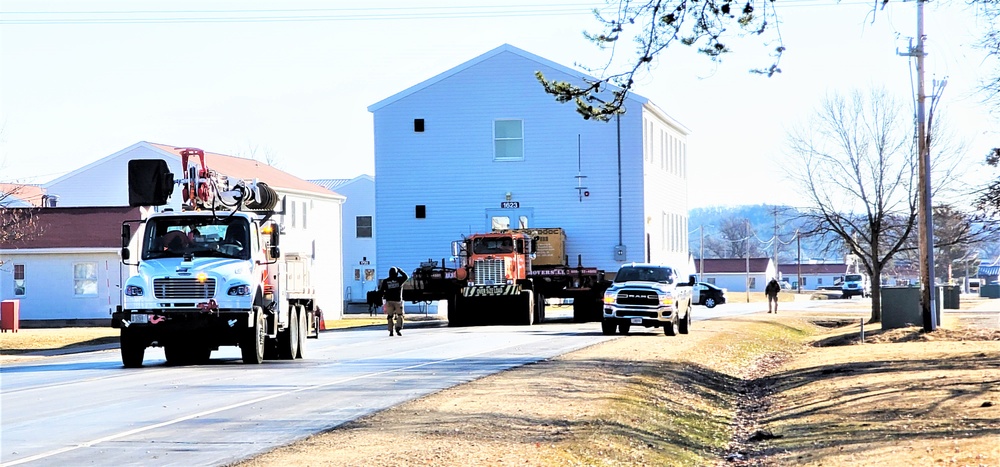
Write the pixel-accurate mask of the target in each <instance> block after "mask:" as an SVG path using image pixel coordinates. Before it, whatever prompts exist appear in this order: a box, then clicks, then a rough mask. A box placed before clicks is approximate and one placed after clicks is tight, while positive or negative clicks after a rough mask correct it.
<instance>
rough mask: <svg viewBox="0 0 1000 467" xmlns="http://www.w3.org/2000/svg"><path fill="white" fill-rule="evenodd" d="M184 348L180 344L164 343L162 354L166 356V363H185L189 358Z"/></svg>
mask: <svg viewBox="0 0 1000 467" xmlns="http://www.w3.org/2000/svg"><path fill="white" fill-rule="evenodd" d="M184 350H185V349H184V347H182V346H181V344H167V345H164V346H163V355H164V356H166V357H167V365H187V364H188V363H189V360H188V356H187V355H186V354H185V352H184Z"/></svg>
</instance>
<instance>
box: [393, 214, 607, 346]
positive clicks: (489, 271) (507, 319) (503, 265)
mask: <svg viewBox="0 0 1000 467" xmlns="http://www.w3.org/2000/svg"><path fill="white" fill-rule="evenodd" d="M565 245H566V234H565V232H564V231H563V229H561V228H547V229H516V230H502V231H496V232H489V233H477V234H473V235H470V236H468V237H466V238H464V239H463V240H460V241H455V242H452V255H453V256H454V257H455V258H456V260H457V265H456V267H454V268H449V267H446V266H444V265H445V264H447V263H446V262H445V260H444V259H442V260H441V261H440V262H437V261H434V260H428V261H426V262H424V263H421V265H420V267H418V268H417V269H416V270H414V271H413V274H411V275H410V278H409V279H408V280H407V282H406V284H404V286H403V300H404V301H412V302H421V301H436V300H445V301H447V302H448V323H449V326H465V325H470V324H500V323H502V324H523V325H531V324H533V323H537V322H541V321H542V320H544V319H545V299H546V298H572V299H573V318H574V320H575V321H578V322H585V321H600V320H601V313H602V300H603V296H604V291H605V290H606V289H607V288H608V287H609V286H610V285H611V281H609V280H606V279H605V277H604V271H602V270H599V269H598V268H594V267H585V266H583V265H582V263H583V261H582V258H580V257H578V258H577V265H576V266H570V265H569V258H568V257H566V256H565V254H564V252H565Z"/></svg>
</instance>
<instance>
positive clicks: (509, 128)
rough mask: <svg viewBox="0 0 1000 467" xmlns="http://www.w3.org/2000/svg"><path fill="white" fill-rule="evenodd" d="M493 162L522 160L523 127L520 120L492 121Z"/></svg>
mask: <svg viewBox="0 0 1000 467" xmlns="http://www.w3.org/2000/svg"><path fill="white" fill-rule="evenodd" d="M493 160H495V161H523V160H524V125H523V122H522V121H521V120H495V121H493Z"/></svg>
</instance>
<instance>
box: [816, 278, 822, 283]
mask: <svg viewBox="0 0 1000 467" xmlns="http://www.w3.org/2000/svg"><path fill="white" fill-rule="evenodd" d="M816 285H823V278H822V277H817V278H816Z"/></svg>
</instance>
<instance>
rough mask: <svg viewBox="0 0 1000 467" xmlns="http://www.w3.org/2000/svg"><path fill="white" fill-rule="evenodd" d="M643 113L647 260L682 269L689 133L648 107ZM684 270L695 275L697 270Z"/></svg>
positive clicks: (686, 254) (686, 248)
mask: <svg viewBox="0 0 1000 467" xmlns="http://www.w3.org/2000/svg"><path fill="white" fill-rule="evenodd" d="M642 114H643V123H644V124H643V128H644V130H645V131H644V132H643V134H642V139H643V141H644V142H645V144H644V149H645V151H646V152H647V153H646V155H645V156H644V157H643V158H642V159H643V160H644V161H645V164H643V168H642V173H643V181H644V182H643V187H644V190H643V195H642V196H643V199H644V200H645V203H644V206H645V208H644V212H643V214H644V217H645V219H646V220H647V222H646V224H645V225H646V230H645V233H646V235H648V236H649V237H650V241H649V249H650V250H651V251H649V252H647V253H648V255H649V258H648V259H649V260H650V261H652V262H660V263H667V264H674V265H678V266H677V267H678V268H682V267H684V266H683V265H686V264H687V262H688V247H687V245H688V207H687V206H688V203H687V201H688V198H687V197H688V184H687V173H686V172H685V169H684V168H685V167H686V165H687V162H686V147H687V136H686V135H685V134H684V132H682V131H680V130H679V129H678V128H676V127H675V126H673V125H671V122H669V121H667V120H666V119H665V118H663V117H662V116H661V115H659V114H658V113H657V112H655V111H653V110H651V109H649V108H647V107H645V106H644V107H643V109H642ZM644 250H645V249H643V250H640V253H641V252H642V251H644ZM683 272H684V274H685V275H687V274H694V270H691V271H683Z"/></svg>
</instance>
